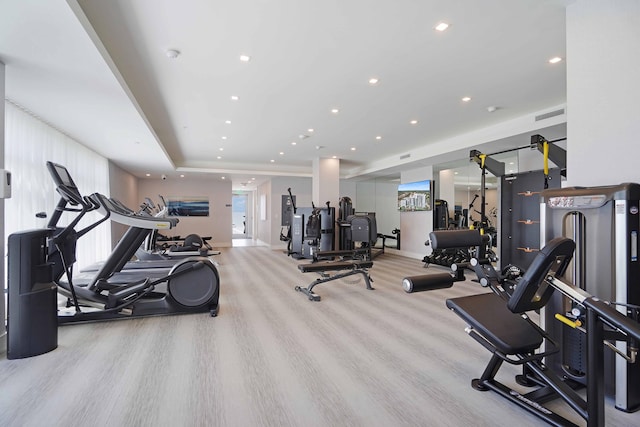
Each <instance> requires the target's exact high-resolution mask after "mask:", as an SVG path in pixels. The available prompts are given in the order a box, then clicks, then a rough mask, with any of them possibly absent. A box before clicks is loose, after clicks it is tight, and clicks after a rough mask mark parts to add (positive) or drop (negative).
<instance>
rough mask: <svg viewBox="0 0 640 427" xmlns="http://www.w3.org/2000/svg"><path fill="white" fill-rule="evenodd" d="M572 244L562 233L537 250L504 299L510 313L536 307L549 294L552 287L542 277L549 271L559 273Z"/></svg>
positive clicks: (563, 266)
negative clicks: (510, 294) (510, 292)
mask: <svg viewBox="0 0 640 427" xmlns="http://www.w3.org/2000/svg"><path fill="white" fill-rule="evenodd" d="M575 247H576V244H575V243H574V242H573V240H571V239H568V238H566V237H556V238H554V239H552V240H551V241H550V242H549V243H547V244H546V245H545V247H544V248H542V249H541V250H540V252H538V254H537V255H536V257H535V258H534V259H533V262H532V263H531V265H530V266H529V268H528V269H527V271H526V272H525V274H524V275H523V276H522V278H521V279H520V280H519V281H518V284H517V286H516V289H515V291H514V293H513V295H512V296H511V298H510V299H509V301H508V302H507V307H508V308H509V310H511V311H513V312H514V313H524V312H526V311H531V310H538V309H540V308H542V307H544V306H545V305H546V304H547V303H548V302H549V299H550V298H551V294H553V290H554V288H553V287H552V286H549V285H548V283H547V282H546V281H545V279H546V278H547V276H548V275H549V274H550V272H551V274H552V275H553V276H562V275H563V274H564V272H565V270H566V269H567V266H568V265H569V262H570V261H571V258H572V257H573V251H574V250H575Z"/></svg>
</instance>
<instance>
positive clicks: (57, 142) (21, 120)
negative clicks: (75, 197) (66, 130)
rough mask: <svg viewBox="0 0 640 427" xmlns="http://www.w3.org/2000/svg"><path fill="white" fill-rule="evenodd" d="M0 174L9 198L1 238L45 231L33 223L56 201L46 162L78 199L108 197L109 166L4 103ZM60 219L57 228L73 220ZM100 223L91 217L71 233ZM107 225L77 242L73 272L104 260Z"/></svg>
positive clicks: (42, 221) (39, 222) (41, 223)
mask: <svg viewBox="0 0 640 427" xmlns="http://www.w3.org/2000/svg"><path fill="white" fill-rule="evenodd" d="M5 108H6V111H5V168H6V169H7V170H9V171H11V187H12V191H11V198H10V199H6V200H5V236H4V241H5V242H6V241H7V237H8V236H9V235H10V234H11V233H13V232H15V231H19V230H27V229H34V228H43V227H46V225H47V221H48V219H39V218H36V216H35V214H36V213H38V212H46V213H47V217H50V216H51V213H52V212H53V211H54V209H55V206H56V205H57V203H58V200H59V199H60V196H59V195H58V193H57V192H56V191H55V186H54V185H53V181H52V180H51V177H50V175H49V172H48V171H47V167H46V162H47V160H51V161H53V162H55V163H59V164H61V165H64V166H66V167H67V169H68V170H69V173H70V174H71V176H72V177H73V180H74V181H75V183H76V185H77V186H78V188H79V189H80V193H81V194H82V195H89V194H91V193H95V192H99V193H103V194H109V165H108V160H107V159H105V158H104V157H102V156H100V155H98V154H97V153H95V152H93V151H91V150H89V149H88V148H86V147H84V146H83V145H82V144H80V143H78V142H76V141H75V140H73V139H72V138H70V137H68V136H67V135H65V134H63V133H62V132H60V131H58V130H56V129H55V128H53V127H51V126H50V125H48V124H46V123H44V122H42V121H41V120H39V119H37V118H35V117H34V116H32V115H31V114H29V113H27V112H25V111H23V110H22V109H21V108H19V107H18V106H16V105H14V104H12V103H11V102H6V101H5ZM72 215H73V214H71V213H65V214H64V215H63V216H62V218H61V220H60V222H59V224H60V225H61V226H64V225H66V224H68V223H69V222H70V220H71V218H72ZM99 218H100V215H99V214H97V213H90V214H87V215H86V218H85V219H83V221H82V222H81V223H80V224H79V225H78V226H77V227H76V230H79V229H80V228H82V227H84V226H85V225H88V224H90V223H91V222H95V221H97V220H98V219H99ZM110 245H111V240H110V230H109V222H108V221H107V222H105V223H103V224H101V225H99V226H98V227H97V228H95V229H94V230H92V231H91V232H89V233H87V234H86V235H84V236H83V237H82V238H81V239H80V240H79V241H78V251H77V252H78V254H77V258H78V263H77V264H76V268H78V267H82V266H85V265H88V264H90V263H92V262H95V261H98V260H101V259H105V258H106V257H107V255H108V254H109V252H110Z"/></svg>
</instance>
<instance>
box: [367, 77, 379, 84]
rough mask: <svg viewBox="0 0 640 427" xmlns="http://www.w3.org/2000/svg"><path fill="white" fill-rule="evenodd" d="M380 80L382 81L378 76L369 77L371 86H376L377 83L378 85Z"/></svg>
mask: <svg viewBox="0 0 640 427" xmlns="http://www.w3.org/2000/svg"><path fill="white" fill-rule="evenodd" d="M379 81H380V80H378V79H377V78H376V77H371V78H370V79H369V84H370V85H371V86H375V85H377V84H378V82H379Z"/></svg>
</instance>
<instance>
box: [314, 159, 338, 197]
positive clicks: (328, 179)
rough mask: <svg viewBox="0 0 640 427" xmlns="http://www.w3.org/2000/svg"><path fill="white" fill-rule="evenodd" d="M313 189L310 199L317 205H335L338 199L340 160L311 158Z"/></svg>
mask: <svg viewBox="0 0 640 427" xmlns="http://www.w3.org/2000/svg"><path fill="white" fill-rule="evenodd" d="M312 181H313V183H312V186H313V189H312V192H311V200H313V203H315V205H316V206H317V207H324V206H326V203H327V202H331V206H337V204H338V201H339V200H340V160H338V159H322V158H316V159H314V160H313V180H312Z"/></svg>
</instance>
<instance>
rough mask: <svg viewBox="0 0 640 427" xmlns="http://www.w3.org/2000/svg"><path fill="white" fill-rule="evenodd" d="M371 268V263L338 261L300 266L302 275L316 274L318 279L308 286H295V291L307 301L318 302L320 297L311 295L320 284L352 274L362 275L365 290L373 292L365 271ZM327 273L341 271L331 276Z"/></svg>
mask: <svg viewBox="0 0 640 427" xmlns="http://www.w3.org/2000/svg"><path fill="white" fill-rule="evenodd" d="M371 267H373V262H372V261H340V262H314V263H311V264H300V265H298V270H300V271H301V272H303V273H318V274H320V278H318V279H316V280H314V281H313V282H312V283H311V284H310V285H309V286H307V287H306V288H303V287H301V286H296V287H295V290H296V291H298V292H302V293H303V294H305V295H306V296H307V297H308V298H309V301H320V295H318V294H315V293H313V288H314V287H315V286H317V285H319V284H320V283H325V282H330V281H332V280H336V279H341V278H343V277H347V276H352V275H354V274H362V277H364V282H365V284H366V286H367V289H369V290H373V289H374V288H372V287H371V282H373V279H372V278H371V277H370V276H369V272H368V271H367V269H369V268H371ZM329 271H343V272H342V273H336V274H334V275H331V274H330V273H327V272H329Z"/></svg>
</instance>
